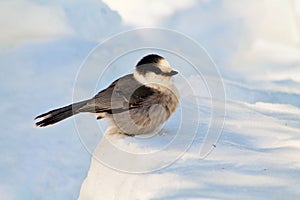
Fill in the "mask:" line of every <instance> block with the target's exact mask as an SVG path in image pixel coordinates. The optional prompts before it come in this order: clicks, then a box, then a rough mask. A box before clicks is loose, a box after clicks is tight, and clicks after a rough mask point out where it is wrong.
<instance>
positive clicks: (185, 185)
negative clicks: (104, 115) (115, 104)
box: [79, 77, 300, 200]
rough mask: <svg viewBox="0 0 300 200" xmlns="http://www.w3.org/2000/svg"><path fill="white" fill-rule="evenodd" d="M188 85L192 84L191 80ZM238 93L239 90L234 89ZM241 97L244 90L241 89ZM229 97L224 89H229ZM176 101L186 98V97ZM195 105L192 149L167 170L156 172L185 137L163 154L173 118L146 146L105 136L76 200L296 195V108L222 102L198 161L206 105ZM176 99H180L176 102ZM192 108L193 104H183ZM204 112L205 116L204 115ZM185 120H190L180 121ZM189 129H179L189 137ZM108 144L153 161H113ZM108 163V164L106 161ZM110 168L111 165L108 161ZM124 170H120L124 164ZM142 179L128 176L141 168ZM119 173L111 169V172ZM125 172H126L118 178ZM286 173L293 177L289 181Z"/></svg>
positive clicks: (205, 102)
mask: <svg viewBox="0 0 300 200" xmlns="http://www.w3.org/2000/svg"><path fill="white" fill-rule="evenodd" d="M192 80H195V78H194V77H193V78H192ZM241 90H242V91H243V89H241ZM244 91H245V92H247V89H245V90H244ZM228 92H230V91H228ZM183 98H187V99H188V98H191V97H190V96H188V95H186V96H184V97H183ZM197 98H199V100H202V103H200V104H199V105H198V106H199V108H200V116H201V121H202V120H203V121H202V122H200V128H199V129H198V132H197V133H196V137H195V139H194V140H193V144H192V146H191V148H189V149H187V150H186V151H184V152H183V155H182V156H181V157H179V158H178V159H176V160H174V162H172V163H171V164H170V165H167V166H163V168H162V169H159V166H161V165H162V163H164V162H165V155H166V154H167V155H168V156H169V157H172V155H174V154H177V153H178V151H182V149H181V148H180V146H185V145H186V144H188V143H189V142H190V141H189V140H190V139H191V138H189V137H180V144H181V145H178V144H177V148H176V147H175V148H173V149H164V148H163V146H164V145H165V143H164V141H171V140H172V139H173V137H176V136H174V133H176V129H174V126H176V124H177V123H178V121H177V120H176V119H177V118H178V115H180V112H176V113H175V116H174V117H173V118H172V119H171V120H170V122H169V123H167V124H166V126H165V127H164V128H163V130H162V133H161V134H158V135H155V136H154V137H152V138H151V141H150V142H149V140H148V143H147V144H146V145H145V142H144V141H143V140H140V139H139V138H135V137H121V136H116V135H114V134H110V131H111V130H108V132H107V133H106V134H105V137H104V138H103V139H102V140H101V142H100V143H99V145H98V146H97V148H96V150H95V152H94V157H93V158H92V162H91V166H90V170H89V173H88V175H87V177H86V179H85V180H84V182H83V184H82V187H81V191H80V196H79V199H81V200H84V199H99V198H100V197H101V198H104V199H181V198H188V199H236V198H240V199H266V198H271V199H275V198H279V199H281V198H285V199H294V198H297V197H299V195H300V192H299V190H298V188H299V186H300V182H299V180H300V179H299V178H300V177H299V176H300V173H299V172H300V160H299V154H300V146H299V142H300V135H299V133H300V131H299V128H300V122H299V117H300V116H299V115H300V112H299V108H298V107H295V106H292V105H289V104H276V103H268V102H256V103H247V102H243V101H238V100H227V102H226V104H227V105H226V120H225V125H224V128H223V133H222V135H221V138H220V140H219V142H218V143H217V146H216V148H215V149H214V151H212V153H211V154H210V155H209V156H208V157H206V158H205V159H200V155H199V149H200V147H201V142H203V138H204V135H205V133H206V131H207V128H208V127H207V124H206V123H207V122H209V117H210V116H209V114H208V113H209V112H208V111H209V110H210V109H209V108H210V104H209V99H207V98H206V97H203V96H198V97H197ZM182 101H183V100H182ZM189 106H191V107H193V106H195V105H192V104H189ZM205 111H206V112H205ZM182 120H183V121H185V120H186V121H191V122H192V123H195V122H194V121H193V119H182ZM188 132H189V129H188V128H187V129H185V133H186V134H187V135H188ZM107 141H110V142H111V143H113V144H114V145H115V146H117V147H118V148H119V149H121V150H122V151H129V152H130V153H132V154H133V155H139V154H144V155H145V154H147V153H149V154H150V153H151V152H156V151H159V152H160V153H159V154H157V155H156V157H155V158H152V159H148V157H147V156H146V155H145V156H141V157H138V158H136V157H134V156H132V157H131V156H126V155H124V157H118V156H115V154H113V153H112V152H110V151H109V150H108V149H110V148H111V146H110V145H108V143H110V142H107ZM99 154H108V155H107V156H108V157H109V158H110V159H112V160H114V159H116V160H117V161H116V163H117V164H116V165H115V166H111V165H110V166H109V165H107V163H105V160H104V163H103V160H101V159H102V158H103V157H101V156H99ZM111 163H113V162H111ZM114 164H115V163H114ZM124 165H127V166H124ZM145 166H146V167H149V168H151V169H153V168H152V167H153V166H156V167H158V169H157V170H152V171H150V172H146V173H142V174H140V173H138V174H136V172H139V171H135V170H138V169H140V168H143V167H145ZM117 167H118V168H117ZM124 169H126V170H127V172H124V171H125V170H124ZM290 173H293V174H294V177H293V178H291V177H290V175H289V174H290Z"/></svg>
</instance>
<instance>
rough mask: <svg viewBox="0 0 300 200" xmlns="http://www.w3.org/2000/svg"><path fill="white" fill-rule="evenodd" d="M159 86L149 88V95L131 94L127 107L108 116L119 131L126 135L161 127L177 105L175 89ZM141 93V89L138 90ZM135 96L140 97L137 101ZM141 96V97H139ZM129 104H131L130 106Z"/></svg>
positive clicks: (143, 132) (148, 131) (142, 132)
mask: <svg viewBox="0 0 300 200" xmlns="http://www.w3.org/2000/svg"><path fill="white" fill-rule="evenodd" d="M174 90H176V89H175V88H172V89H168V88H165V87H162V86H159V87H158V89H151V91H152V92H151V93H150V95H146V96H143V97H140V96H139V95H135V96H134V95H132V98H131V99H130V100H129V102H135V104H129V109H128V110H126V111H124V112H120V113H115V114H113V115H111V116H110V119H111V121H112V122H113V124H114V125H115V126H116V127H118V129H119V130H120V132H122V133H125V134H128V135H138V134H145V133H150V132H153V131H155V130H156V129H158V128H159V127H161V125H162V124H163V123H164V122H165V121H166V120H167V119H168V118H169V117H170V116H171V114H172V113H173V112H174V111H175V110H176V108H177V106H178V98H177V95H176V94H177V91H174ZM139 92H141V93H142V91H139ZM136 98H140V100H139V101H137V100H136ZM141 98H142V99H141ZM130 106H132V107H131V108H130Z"/></svg>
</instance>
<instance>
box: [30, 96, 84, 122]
mask: <svg viewBox="0 0 300 200" xmlns="http://www.w3.org/2000/svg"><path fill="white" fill-rule="evenodd" d="M87 102H88V100H87V101H81V102H78V103H74V104H71V105H68V106H65V107H62V108H58V109H55V110H51V111H49V112H47V113H44V114H41V115H39V116H37V117H36V118H34V120H36V119H39V118H43V120H41V121H39V122H37V123H35V125H36V126H38V127H44V126H48V125H50V124H55V123H57V122H59V121H61V120H63V119H66V118H68V117H71V116H72V115H75V114H77V113H79V109H80V108H81V107H83V106H85V105H86V104H87Z"/></svg>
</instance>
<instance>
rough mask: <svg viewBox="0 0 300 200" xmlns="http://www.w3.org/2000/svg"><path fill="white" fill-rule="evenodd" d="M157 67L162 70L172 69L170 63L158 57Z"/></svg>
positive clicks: (168, 70)
mask: <svg viewBox="0 0 300 200" xmlns="http://www.w3.org/2000/svg"><path fill="white" fill-rule="evenodd" d="M158 67H159V68H160V69H161V71H163V72H170V71H172V68H171V65H170V63H169V62H168V61H167V60H166V59H160V61H159V62H158Z"/></svg>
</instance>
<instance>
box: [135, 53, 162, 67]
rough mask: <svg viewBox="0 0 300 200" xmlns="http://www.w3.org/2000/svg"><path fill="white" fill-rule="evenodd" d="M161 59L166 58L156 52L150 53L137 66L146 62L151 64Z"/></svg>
mask: <svg viewBox="0 0 300 200" xmlns="http://www.w3.org/2000/svg"><path fill="white" fill-rule="evenodd" d="M161 59H164V57H162V56H159V55H156V54H150V55H147V56H145V57H143V58H142V59H141V60H140V61H139V62H138V63H137V65H136V66H139V65H145V64H151V63H154V64H157V63H158V62H159V61H160V60H161Z"/></svg>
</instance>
